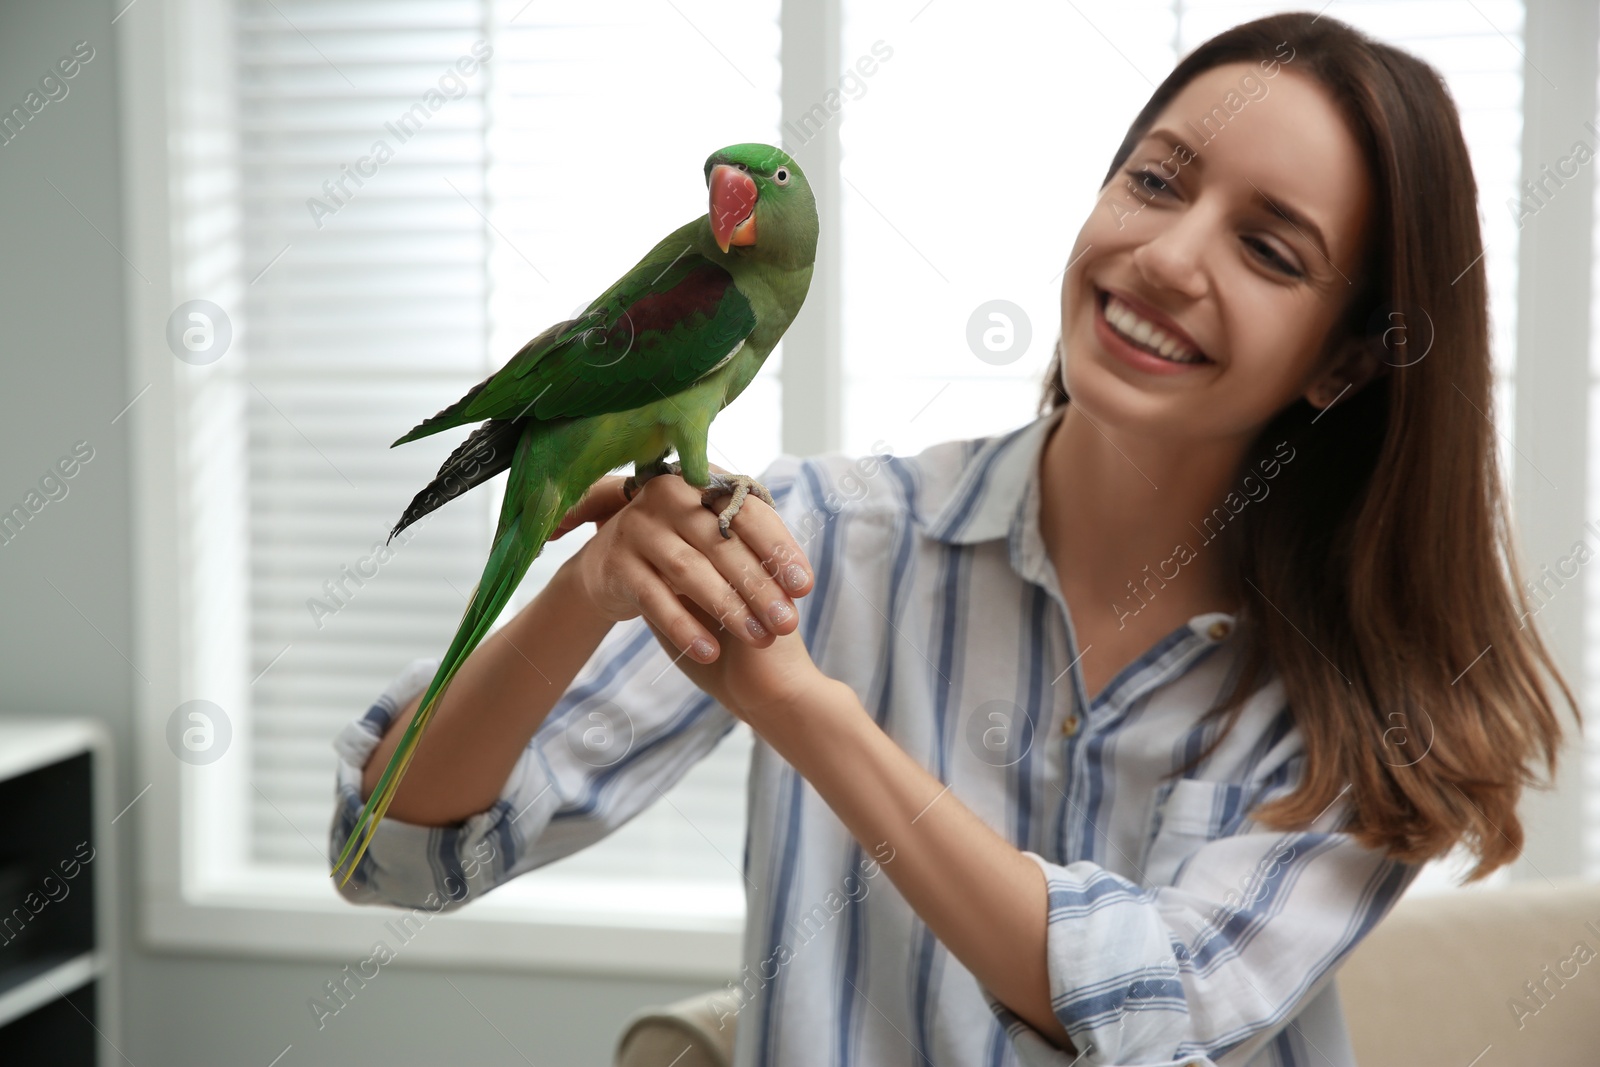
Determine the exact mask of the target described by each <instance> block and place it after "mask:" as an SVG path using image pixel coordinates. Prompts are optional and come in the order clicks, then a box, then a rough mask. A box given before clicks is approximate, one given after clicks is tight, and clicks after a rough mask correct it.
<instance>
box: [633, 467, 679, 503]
mask: <svg viewBox="0 0 1600 1067" xmlns="http://www.w3.org/2000/svg"><path fill="white" fill-rule="evenodd" d="M660 474H678V475H681V474H682V471H680V470H679V469H678V465H677V464H676V463H654V464H649V463H647V464H645V465H644V466H643V467H640V466H638V465H637V464H635V466H634V471H633V473H632V474H630V475H628V477H627V478H625V479H624V480H623V482H622V499H624V500H626V501H628V502H630V503H631V502H632V501H633V494H635V493H637V492H638V491H639V490H640V489H642V488H643V487H644V483H645V482H648V481H649V480H650V479H651V478H654V477H656V476H657V475H660Z"/></svg>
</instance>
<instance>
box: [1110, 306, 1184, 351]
mask: <svg viewBox="0 0 1600 1067" xmlns="http://www.w3.org/2000/svg"><path fill="white" fill-rule="evenodd" d="M1105 314H1106V321H1107V322H1108V323H1110V324H1111V326H1112V328H1113V329H1115V330H1116V332H1117V333H1120V334H1121V335H1122V336H1124V337H1126V338H1128V339H1129V340H1130V341H1137V342H1138V343H1139V344H1141V345H1144V346H1145V347H1147V348H1150V349H1153V350H1155V351H1156V352H1158V353H1160V354H1161V358H1162V359H1167V360H1171V361H1172V362H1174V363H1200V362H1202V361H1203V360H1202V357H1201V356H1200V354H1199V353H1197V352H1195V351H1194V350H1193V349H1191V348H1189V347H1188V346H1187V345H1185V344H1183V343H1182V342H1180V341H1178V340H1177V339H1175V338H1173V337H1170V336H1168V335H1167V334H1165V333H1163V332H1162V331H1161V330H1160V329H1159V328H1158V327H1156V326H1154V325H1152V324H1151V323H1150V322H1149V321H1148V320H1147V319H1143V318H1141V317H1140V316H1139V315H1138V314H1137V313H1136V312H1135V311H1134V310H1133V309H1132V308H1130V307H1129V306H1128V305H1126V304H1124V303H1123V302H1122V301H1120V300H1118V299H1117V298H1116V297H1114V296H1113V297H1110V298H1108V299H1107V300H1106V310H1105Z"/></svg>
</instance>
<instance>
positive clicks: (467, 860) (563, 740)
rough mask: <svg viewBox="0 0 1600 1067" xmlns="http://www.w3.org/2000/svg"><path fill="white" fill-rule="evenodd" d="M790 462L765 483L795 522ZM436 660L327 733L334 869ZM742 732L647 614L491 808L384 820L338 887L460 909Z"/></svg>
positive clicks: (413, 667) (647, 796)
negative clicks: (377, 766) (395, 732)
mask: <svg viewBox="0 0 1600 1067" xmlns="http://www.w3.org/2000/svg"><path fill="white" fill-rule="evenodd" d="M798 463H799V461H798V460H796V459H795V458H794V457H792V456H787V455H785V456H780V457H779V458H778V460H777V461H775V462H774V463H773V464H772V465H771V466H770V467H768V468H767V470H766V471H765V472H764V473H763V475H762V476H761V480H762V482H763V483H764V484H765V485H766V486H767V488H768V489H769V490H770V491H771V492H772V494H773V497H774V499H775V500H776V501H777V503H778V505H779V506H778V511H779V514H780V515H784V517H785V519H786V521H789V520H790V519H792V516H790V515H787V514H786V512H785V501H786V500H788V499H790V498H791V495H792V494H790V492H789V490H790V489H791V488H792V485H793V480H794V474H795V471H796V469H797V465H798ZM794 495H797V494H794ZM438 666H439V660H438V659H437V658H424V659H416V660H413V661H412V662H411V663H409V664H408V665H407V666H406V667H405V668H404V669H403V670H401V671H400V673H399V674H398V675H396V676H395V678H394V679H393V680H392V681H391V682H390V683H389V685H388V686H387V687H386V688H385V689H384V690H383V692H382V694H381V695H379V697H378V698H377V700H376V701H375V702H374V703H373V704H372V706H371V707H370V708H368V709H367V711H366V712H365V713H364V714H363V715H361V716H360V717H359V718H357V719H356V720H354V721H353V722H350V723H349V724H347V725H346V726H345V727H344V729H343V730H342V731H341V732H340V734H339V735H338V737H337V738H336V739H335V742H334V749H335V751H336V752H337V754H338V757H339V761H338V771H337V778H336V782H335V807H334V817H333V821H332V826H331V828H330V831H329V859H330V862H336V861H337V858H338V855H339V852H340V850H341V849H342V848H343V847H344V843H345V841H346V840H347V838H348V836H349V834H350V833H351V831H352V830H353V829H354V827H355V826H356V822H357V820H358V819H359V818H360V814H361V809H362V807H363V801H362V798H361V778H362V771H363V768H365V766H366V764H367V761H368V760H369V759H370V758H371V757H372V753H373V750H374V749H375V748H376V747H377V746H378V742H379V741H380V739H381V738H382V737H383V735H384V733H385V732H386V731H387V730H388V728H389V725H390V724H391V723H392V722H393V721H394V717H395V715H396V714H397V713H398V712H399V710H400V709H402V708H404V707H405V706H406V705H407V704H409V703H410V702H411V700H412V699H413V698H415V697H416V696H417V694H419V693H421V692H423V691H424V690H425V689H426V688H427V686H428V683H429V682H430V681H431V680H432V678H433V675H434V672H435V671H436V670H437V669H438ZM737 724H738V720H737V719H736V718H734V716H733V715H732V714H730V713H729V712H728V710H727V709H726V708H724V707H723V706H722V705H721V704H719V703H718V702H717V701H716V700H714V699H713V698H712V697H710V696H708V695H707V694H706V693H704V692H702V691H701V690H700V689H699V688H698V687H697V686H695V684H694V683H693V682H692V681H690V680H689V678H688V676H687V675H685V674H684V673H683V672H682V671H680V670H678V669H677V668H676V667H675V666H674V665H673V662H672V659H671V658H670V657H669V656H668V655H667V653H666V651H665V650H664V649H663V648H662V647H661V645H660V643H659V642H658V641H657V640H656V638H655V635H654V634H653V633H651V632H650V629H649V627H648V626H647V625H646V623H645V621H644V620H643V619H642V618H636V619H633V620H630V621H628V622H626V623H620V624H618V625H616V626H613V627H612V628H611V631H610V632H609V633H608V634H607V635H606V636H605V638H604V639H603V640H602V641H601V643H600V645H599V647H597V648H596V649H595V652H594V654H593V655H592V656H591V657H590V658H589V660H588V662H586V663H585V664H584V666H583V668H582V669H581V670H580V671H579V672H578V675H577V676H576V677H575V678H574V679H573V683H572V685H571V686H570V687H569V688H568V689H567V691H566V692H565V693H564V694H563V695H562V696H561V698H560V699H559V700H558V701H557V702H556V704H555V706H554V707H552V708H551V709H550V713H549V714H548V715H547V716H546V717H545V721H544V722H543V723H542V724H540V726H539V729H538V730H537V731H536V732H535V733H534V735H533V737H532V739H531V740H530V741H529V743H528V745H527V747H526V748H525V749H524V750H523V751H522V754H521V755H520V756H519V757H518V759H517V762H516V764H515V766H514V767H513V768H512V771H511V774H510V776H509V777H508V778H507V779H506V782H505V784H504V785H503V787H502V788H501V790H500V793H499V796H498V797H497V798H496V800H495V802H494V804H493V805H491V806H490V807H489V808H488V809H487V810H485V811H482V812H479V813H478V814H476V815H473V816H471V817H469V818H467V819H466V820H464V821H463V822H461V823H459V824H457V825H454V826H419V825H416V824H412V823H407V822H405V821H403V820H400V819H396V818H394V817H393V816H388V817H386V818H385V819H384V820H383V821H382V822H381V823H380V824H379V825H378V829H377V831H376V833H375V834H374V835H373V838H372V842H371V845H370V846H369V847H368V849H367V851H366V853H365V855H363V856H362V859H361V862H360V863H359V864H358V865H357V867H356V870H355V873H354V874H353V876H352V877H351V878H350V880H349V881H348V882H347V883H345V884H344V885H343V886H341V887H340V890H339V891H340V893H341V894H342V895H343V896H344V897H345V898H346V899H347V900H350V901H352V902H355V903H364V904H370V903H377V904H392V905H397V906H402V907H423V906H426V907H433V908H443V909H447V908H451V907H456V906H459V905H461V904H462V903H465V902H466V901H467V900H468V899H470V898H473V897H476V896H479V895H481V894H482V893H485V892H487V891H489V890H490V889H492V888H494V887H495V886H497V885H501V884H503V883H504V882H506V881H508V880H510V879H512V878H514V877H516V876H517V875H519V874H522V873H524V872H526V871H529V870H533V869H534V868H536V867H541V866H543V865H545V864H547V863H551V862H554V861H555V860H558V859H561V858H562V857H564V856H569V855H571V854H573V853H575V852H577V851H579V850H580V849H582V848H585V847H587V846H589V845H592V844H594V843H595V842H597V841H599V840H600V839H601V838H603V837H605V836H606V835H607V834H609V833H611V832H612V831H614V830H616V829H617V828H618V827H620V826H622V825H623V824H624V823H626V822H628V821H629V820H630V819H632V818H633V817H634V816H636V815H638V814H639V813H640V812H642V811H644V810H645V809H646V808H648V807H649V806H650V805H651V804H652V803H654V802H655V801H656V800H658V799H660V797H661V796H662V794H663V793H665V792H666V791H667V790H669V789H670V788H671V787H672V786H673V785H674V784H676V783H677V782H678V780H679V779H681V778H682V777H683V776H684V775H685V774H686V773H688V771H689V770H690V769H691V768H692V767H693V766H694V765H695V764H696V763H698V762H699V761H700V760H701V759H703V758H704V757H705V756H706V755H707V754H708V753H709V752H711V750H712V749H713V748H715V747H716V745H717V743H718V742H719V741H720V740H721V739H722V738H723V737H724V736H726V735H727V734H728V733H729V732H730V731H731V730H732V729H733V728H734V727H735V726H736V725H737ZM422 743H423V744H426V743H427V742H426V739H424V741H423V742H422ZM336 882H337V880H336Z"/></svg>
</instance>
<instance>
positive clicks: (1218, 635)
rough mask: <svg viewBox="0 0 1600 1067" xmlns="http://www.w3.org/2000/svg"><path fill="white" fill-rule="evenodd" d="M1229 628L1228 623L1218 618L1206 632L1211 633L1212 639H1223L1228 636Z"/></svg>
mask: <svg viewBox="0 0 1600 1067" xmlns="http://www.w3.org/2000/svg"><path fill="white" fill-rule="evenodd" d="M1228 630H1229V627H1228V624H1227V623H1225V622H1223V621H1222V620H1221V619H1218V620H1217V621H1216V622H1214V623H1212V624H1211V629H1209V630H1207V631H1206V633H1208V634H1210V635H1211V640H1213V641H1221V640H1222V639H1223V638H1224V637H1227V636H1228Z"/></svg>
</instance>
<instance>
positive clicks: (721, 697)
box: [645, 602, 832, 733]
mask: <svg viewBox="0 0 1600 1067" xmlns="http://www.w3.org/2000/svg"><path fill="white" fill-rule="evenodd" d="M685 610H687V611H688V612H689V613H690V614H691V615H693V616H694V617H695V619H696V621H698V622H699V623H700V624H701V625H706V626H714V625H715V620H713V619H712V618H711V617H710V616H708V615H706V613H705V612H704V611H702V610H701V608H700V607H699V605H697V604H689V603H687V602H685ZM645 622H646V624H648V625H649V626H650V629H651V631H652V632H653V633H654V634H655V635H656V639H657V640H658V641H660V642H661V646H662V647H663V648H665V649H666V650H667V651H668V652H669V653H671V652H672V642H671V641H670V640H669V639H668V638H667V636H666V635H665V634H663V633H662V632H661V630H660V629H659V628H657V627H656V626H655V625H654V624H653V623H651V622H650V620H649V619H648V618H647V619H646V620H645ZM678 668H679V669H680V670H682V671H683V673H684V674H686V675H688V676H689V680H690V681H692V682H693V683H694V684H695V685H697V686H699V687H700V688H701V689H703V690H705V691H706V692H707V693H709V694H711V695H712V696H713V697H715V698H716V699H717V702H718V703H720V704H721V705H722V706H723V707H725V708H727V709H728V710H729V711H730V712H732V713H733V714H734V715H736V716H738V717H739V718H740V719H743V720H744V721H745V722H747V723H749V724H750V725H751V727H753V728H754V729H755V731H756V732H757V733H763V732H764V730H765V728H766V725H767V723H769V722H771V721H773V717H774V716H784V715H787V714H788V713H789V712H791V711H792V710H793V709H794V708H795V707H796V705H797V704H798V702H799V700H800V697H801V696H802V695H804V694H806V693H809V692H813V691H815V690H816V688H817V687H818V686H821V685H829V684H832V680H831V679H829V678H828V676H827V675H825V674H823V673H822V670H821V669H820V668H819V667H818V666H817V665H816V663H815V662H814V661H813V660H812V659H811V653H810V651H809V650H808V649H807V648H806V645H805V642H804V641H803V640H801V638H800V635H799V634H798V633H792V632H791V633H788V634H785V635H783V636H781V637H778V638H776V639H775V640H773V641H772V642H771V643H770V645H767V646H764V647H752V646H751V645H750V644H749V643H741V642H734V643H732V644H730V645H728V647H726V648H724V649H723V650H722V654H721V655H720V656H718V657H717V659H716V661H715V662H713V663H696V662H695V661H693V660H691V659H689V658H688V657H687V656H685V657H683V658H682V659H679V660H678Z"/></svg>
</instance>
